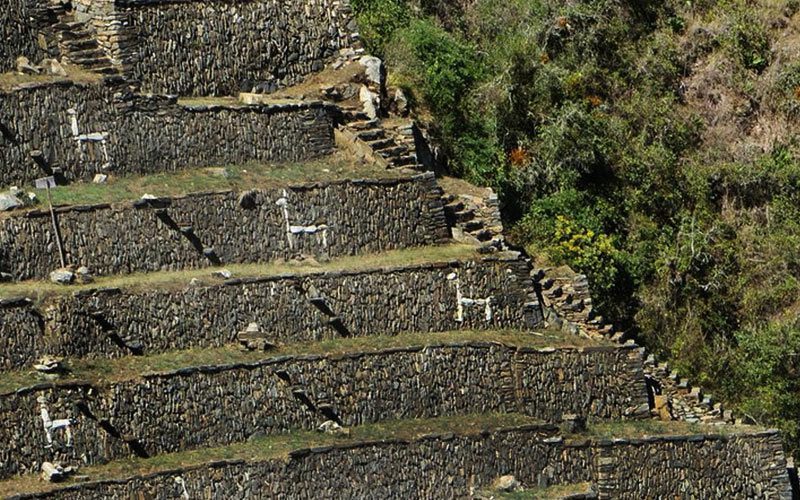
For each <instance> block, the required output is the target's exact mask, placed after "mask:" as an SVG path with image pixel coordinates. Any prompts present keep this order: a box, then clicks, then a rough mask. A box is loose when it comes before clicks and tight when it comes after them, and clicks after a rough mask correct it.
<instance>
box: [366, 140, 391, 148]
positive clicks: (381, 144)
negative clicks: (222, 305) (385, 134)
mask: <svg viewBox="0 0 800 500" xmlns="http://www.w3.org/2000/svg"><path fill="white" fill-rule="evenodd" d="M367 144H369V147H371V148H372V149H373V151H377V150H380V149H386V148H388V147H393V146H394V145H395V142H394V140H393V139H389V138H385V139H377V140H375V141H370V142H368V143H367Z"/></svg>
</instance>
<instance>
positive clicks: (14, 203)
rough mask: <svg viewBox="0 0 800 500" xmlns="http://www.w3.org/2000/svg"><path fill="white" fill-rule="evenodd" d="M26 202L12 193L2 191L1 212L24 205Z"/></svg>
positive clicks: (0, 196) (0, 197)
mask: <svg viewBox="0 0 800 500" xmlns="http://www.w3.org/2000/svg"><path fill="white" fill-rule="evenodd" d="M24 205H25V204H24V203H23V202H22V200H20V199H19V198H17V197H16V196H14V195H13V194H11V193H0V212H7V211H9V210H15V209H17V208H20V207H23V206H24Z"/></svg>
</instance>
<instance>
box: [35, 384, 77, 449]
mask: <svg viewBox="0 0 800 500" xmlns="http://www.w3.org/2000/svg"><path fill="white" fill-rule="evenodd" d="M36 401H37V402H38V403H39V412H40V414H41V417H42V423H43V424H44V432H45V437H46V439H47V445H46V446H45V448H52V447H53V433H54V432H56V431H58V430H59V429H64V434H65V435H66V438H67V442H66V446H67V447H71V446H72V424H74V422H73V421H72V419H69V418H62V419H56V420H52V419H51V418H50V411H49V410H48V408H47V398H46V397H44V396H39V397H38V398H36Z"/></svg>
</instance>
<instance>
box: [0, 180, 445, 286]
mask: <svg viewBox="0 0 800 500" xmlns="http://www.w3.org/2000/svg"><path fill="white" fill-rule="evenodd" d="M439 194H440V190H439V188H438V186H437V184H436V180H435V178H434V177H433V174H422V175H416V176H411V177H402V178H396V179H376V180H353V181H337V182H326V183H314V184H302V185H295V186H288V187H285V188H274V189H262V190H252V191H246V192H243V193H236V192H226V193H195V194H192V195H189V196H184V197H180V198H172V199H169V198H165V199H155V200H140V201H138V202H135V203H125V204H122V205H117V206H114V207H111V206H110V205H108V204H102V205H93V206H72V207H65V208H63V209H58V210H57V217H58V225H59V229H60V233H61V236H62V238H63V241H64V247H65V251H66V255H67V262H68V263H71V264H75V265H78V266H80V265H87V266H91V268H92V270H93V271H94V272H95V273H96V274H100V275H106V274H124V273H132V272H145V271H165V270H175V269H186V268H197V267H204V266H209V265H212V264H213V263H214V262H212V260H209V258H208V257H207V256H206V255H205V254H204V253H203V251H204V250H205V249H213V251H214V256H215V257H216V258H217V259H218V260H219V262H220V263H221V264H231V263H257V262H266V261H272V260H276V259H290V258H293V257H295V256H298V255H305V256H316V257H326V258H328V257H340V256H344V255H356V254H366V253H377V252H382V251H386V250H394V249H398V248H408V247H413V246H421V245H430V244H435V243H441V242H443V241H445V240H446V239H447V238H448V237H449V228H448V226H447V223H446V222H445V220H444V213H443V209H442V206H441V201H440V198H439ZM55 244H56V243H55V235H54V229H53V225H52V222H51V219H50V212H49V210H46V209H45V210H39V211H32V212H28V213H25V214H23V215H20V216H15V217H8V218H5V219H1V220H0V272H5V273H8V274H10V275H11V276H13V277H14V278H16V279H19V280H24V279H32V278H46V277H47V276H48V275H49V273H50V272H51V271H52V270H53V269H56V268H58V267H59V255H58V252H57V250H56V248H55ZM43 250H46V251H43Z"/></svg>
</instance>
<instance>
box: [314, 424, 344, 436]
mask: <svg viewBox="0 0 800 500" xmlns="http://www.w3.org/2000/svg"><path fill="white" fill-rule="evenodd" d="M317 432H323V433H325V434H344V435H347V434H350V430H349V429H345V428H344V427H342V426H341V425H339V424H337V423H336V422H334V421H333V420H326V421H325V422H323V423H322V425H320V426H319V427H317Z"/></svg>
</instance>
